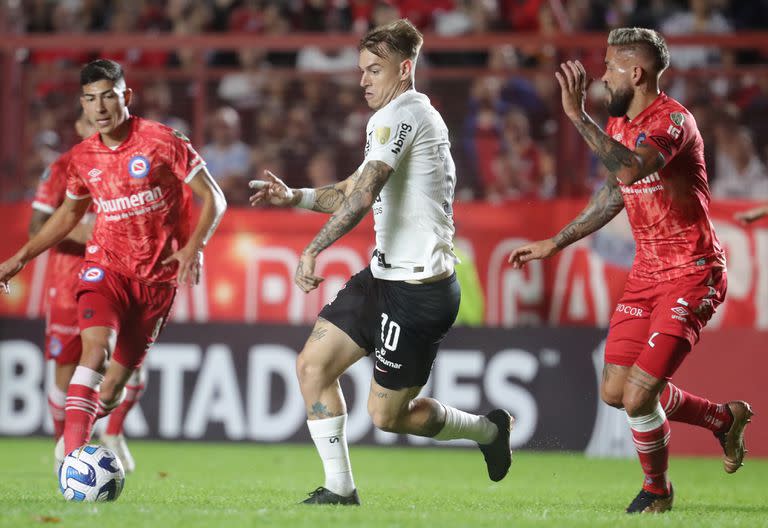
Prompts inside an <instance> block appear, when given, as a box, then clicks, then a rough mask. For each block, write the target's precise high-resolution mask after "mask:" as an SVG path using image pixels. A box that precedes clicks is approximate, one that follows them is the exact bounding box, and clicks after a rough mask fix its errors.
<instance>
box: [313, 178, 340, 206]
mask: <svg viewBox="0 0 768 528" xmlns="http://www.w3.org/2000/svg"><path fill="white" fill-rule="evenodd" d="M342 183H345V182H342ZM342 183H337V184H335V185H327V186H325V187H320V188H319V189H317V190H316V191H315V193H316V194H315V205H314V207H312V210H313V211H317V212H318V213H335V212H336V211H337V210H338V209H339V206H341V204H342V203H343V202H344V187H343V185H342Z"/></svg>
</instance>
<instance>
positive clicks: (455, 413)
mask: <svg viewBox="0 0 768 528" xmlns="http://www.w3.org/2000/svg"><path fill="white" fill-rule="evenodd" d="M441 405H442V406H443V408H445V425H444V426H443V428H442V429H441V430H440V432H439V433H437V434H436V435H435V436H434V437H433V438H434V439H435V440H456V439H459V438H464V439H467V440H473V441H475V442H477V443H478V444H490V443H491V442H493V441H494V440H495V439H496V435H498V434H499V428H498V427H496V424H495V423H493V422H492V421H490V420H489V419H488V418H486V417H485V416H478V415H476V414H469V413H466V412H464V411H460V410H459V409H455V408H453V407H451V406H450V405H445V404H444V403H442V404H441Z"/></svg>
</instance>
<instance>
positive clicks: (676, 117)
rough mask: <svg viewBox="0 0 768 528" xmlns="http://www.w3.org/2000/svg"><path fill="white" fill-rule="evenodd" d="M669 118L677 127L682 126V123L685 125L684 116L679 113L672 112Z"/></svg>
mask: <svg viewBox="0 0 768 528" xmlns="http://www.w3.org/2000/svg"><path fill="white" fill-rule="evenodd" d="M669 118H670V119H671V120H672V122H673V123H674V124H676V125H677V126H683V123H685V116H684V115H683V114H682V113H680V112H672V113H671V114H669Z"/></svg>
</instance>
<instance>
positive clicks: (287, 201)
mask: <svg viewBox="0 0 768 528" xmlns="http://www.w3.org/2000/svg"><path fill="white" fill-rule="evenodd" d="M248 187H250V188H251V189H255V190H256V194H253V195H251V197H250V199H249V201H250V202H251V205H252V206H256V205H264V204H269V205H275V206H277V207H290V206H292V205H295V201H296V193H294V192H293V191H292V190H291V188H290V187H288V186H287V185H286V184H285V183H284V182H283V180H281V179H280V178H278V177H277V176H275V175H274V174H272V172H271V171H268V170H265V171H264V179H263V180H251V181H250V182H248Z"/></svg>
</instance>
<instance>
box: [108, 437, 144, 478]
mask: <svg viewBox="0 0 768 528" xmlns="http://www.w3.org/2000/svg"><path fill="white" fill-rule="evenodd" d="M100 439H101V445H103V446H104V447H106V448H107V449H111V450H112V451H114V453H115V454H116V455H117V458H119V459H120V462H122V463H123V469H125V472H126V473H133V471H134V470H135V469H136V462H135V461H134V460H133V456H131V451H130V450H129V449H128V443H127V442H126V441H125V436H124V435H123V434H117V435H109V434H106V433H102V435H101V437H100Z"/></svg>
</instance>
